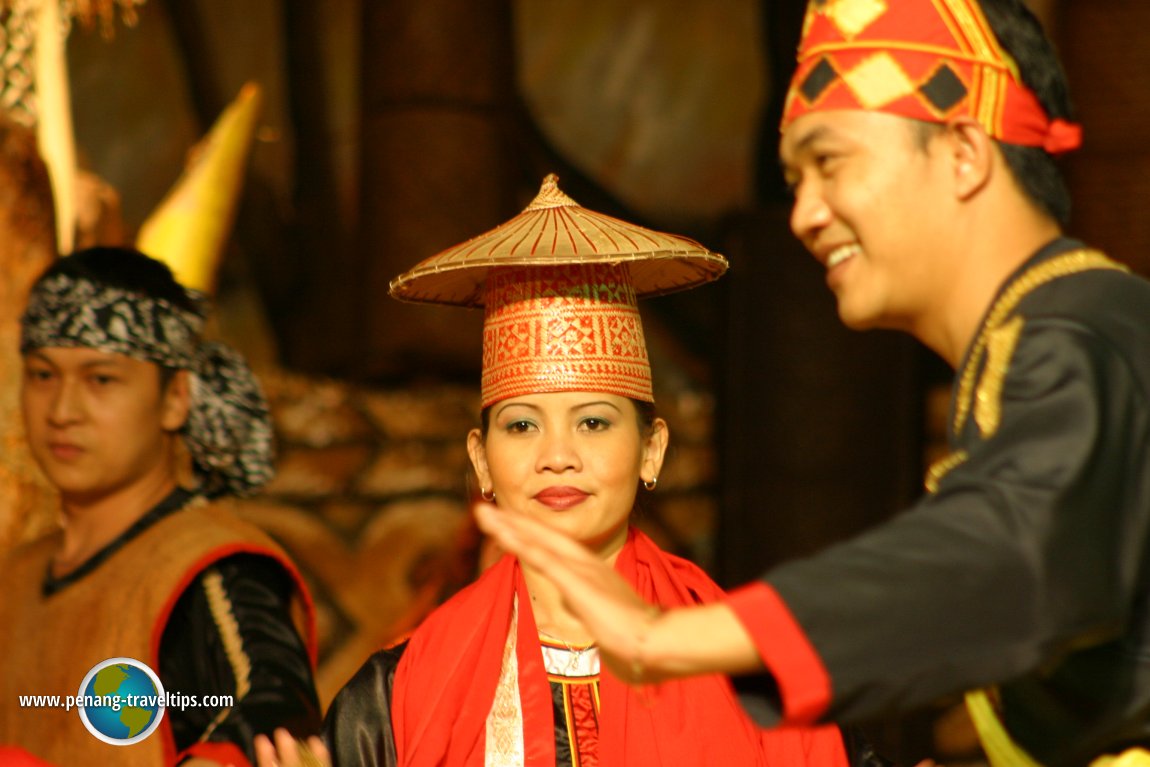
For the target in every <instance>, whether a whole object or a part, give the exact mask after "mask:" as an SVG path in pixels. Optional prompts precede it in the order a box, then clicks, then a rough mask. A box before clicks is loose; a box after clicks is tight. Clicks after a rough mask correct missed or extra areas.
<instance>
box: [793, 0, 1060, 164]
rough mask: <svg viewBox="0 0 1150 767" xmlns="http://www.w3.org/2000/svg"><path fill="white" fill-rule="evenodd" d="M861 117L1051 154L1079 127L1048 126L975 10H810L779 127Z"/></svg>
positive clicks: (900, 1)
mask: <svg viewBox="0 0 1150 767" xmlns="http://www.w3.org/2000/svg"><path fill="white" fill-rule="evenodd" d="M834 109H864V110H868V111H879V112H888V113H891V114H896V115H900V116H902V117H910V118H914V119H918V120H926V121H928V122H938V123H942V122H946V121H948V120H950V119H953V118H955V117H959V116H967V117H972V118H974V119H975V120H977V121H978V122H979V124H981V125H982V126H983V128H984V129H985V130H986V132H987V133H988V134H989V135H991V136H993V137H994V138H996V139H998V140H1000V141H1003V142H1006V143H1009V144H1019V145H1022V146H1034V147H1042V148H1043V149H1045V150H1046V151H1047V152H1050V153H1052V154H1057V153H1060V152H1066V151H1070V150H1072V149H1076V148H1077V147H1078V146H1080V145H1081V143H1082V128H1081V126H1079V125H1077V124H1074V123H1070V122H1067V121H1065V120H1062V119H1055V120H1051V119H1050V118H1049V117H1048V116H1047V114H1046V112H1045V110H1044V109H1043V108H1042V106H1041V104H1039V102H1038V98H1037V97H1036V96H1035V95H1034V93H1033V92H1032V91H1031V90H1030V89H1029V88H1027V87H1026V85H1025V84H1023V82H1022V80H1021V78H1020V77H1019V74H1018V67H1017V65H1016V64H1015V62H1014V60H1013V59H1012V58H1011V57H1010V55H1009V54H1008V53H1007V52H1006V51H1005V50H1004V49H1003V48H1002V46H1001V45H1000V44H999V43H998V40H997V39H996V38H995V36H994V33H993V31H992V30H991V28H990V26H989V24H988V23H987V21H986V18H985V16H984V15H983V13H982V10H981V8H980V7H979V5H978V1H977V0H811V1H810V3H809V4H808V6H807V13H806V18H805V19H804V22H803V35H802V41H801V42H800V44H799V53H798V67H797V69H796V70H795V74H794V76H793V77H792V79H791V85H790V89H789V90H788V92H787V101H786V105H785V107H784V111H783V121H782V127H783V128H786V126H787V125H789V124H790V123H791V122H792V121H793V120H795V119H796V118H798V117H801V116H802V115H804V114H806V113H808V112H818V111H829V110H834Z"/></svg>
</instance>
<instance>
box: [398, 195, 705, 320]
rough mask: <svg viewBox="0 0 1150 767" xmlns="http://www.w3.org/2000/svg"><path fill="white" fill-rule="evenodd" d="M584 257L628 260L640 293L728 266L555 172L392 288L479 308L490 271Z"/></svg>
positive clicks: (680, 284)
mask: <svg viewBox="0 0 1150 767" xmlns="http://www.w3.org/2000/svg"><path fill="white" fill-rule="evenodd" d="M579 263H583V264H622V263H626V264H627V265H628V267H629V272H630V278H631V282H632V284H633V285H634V287H635V291H636V293H637V294H638V295H640V296H652V295H660V294H662V293H672V292H674V291H677V290H683V289H685V288H689V287H693V286H695V285H700V284H702V283H704V282H709V281H711V280H713V279H715V278H717V277H719V276H720V275H721V274H723V272H725V271H726V270H727V260H726V259H725V258H723V256H721V255H719V254H718V253H712V252H711V251H710V250H708V249H707V248H705V247H704V246H702V245H700V244H699V243H697V242H695V241H694V240H692V239H689V238H687V237H680V236H679V235H674V234H666V233H663V232H657V231H655V230H653V229H647V228H645V227H642V226H637V225H636V224H631V223H628V222H626V221H622V220H620V219H617V218H613V217H611V216H607V215H604V214H602V213H596V212H595V211H593V210H588V209H587V208H584V207H583V206H581V205H580V204H579V203H577V202H575V201H574V200H573V199H571V198H570V197H568V196H567V195H566V194H564V193H563V192H562V191H561V190H560V189H559V177H558V176H556V175H555V174H554V173H551V174H548V175H547V177H546V178H544V179H543V184H542V186H541V188H540V190H539V194H538V195H536V197H535V199H534V200H532V201H531V203H530V204H529V205H528V206H527V207H526V208H524V209H523V212H522V213H520V214H519V215H517V216H515V217H514V218H512V219H510V220H509V221H507V222H505V223H503V224H501V225H499V226H497V227H495V228H494V229H492V230H491V231H489V232H485V233H484V234H481V235H478V236H477V237H473V238H471V239H470V240H468V241H466V242H464V243H462V244H460V245H456V246H454V247H452V248H448V249H447V250H445V251H443V252H441V253H438V254H436V255H434V256H432V257H431V258H429V259H427V260H425V261H423V262H421V263H419V264H417V265H416V266H415V267H414V268H413V269H411V270H410V271H408V272H405V273H404V274H401V275H400V276H398V277H396V278H395V279H394V280H392V282H391V290H390V292H391V295H392V296H394V297H395V298H398V299H401V300H404V301H419V302H426V303H439V304H457V305H461V306H482V305H483V302H484V290H483V286H484V282H485V280H486V278H487V272H488V270H489V269H492V268H495V267H504V266H519V267H532V266H558V265H562V264H579Z"/></svg>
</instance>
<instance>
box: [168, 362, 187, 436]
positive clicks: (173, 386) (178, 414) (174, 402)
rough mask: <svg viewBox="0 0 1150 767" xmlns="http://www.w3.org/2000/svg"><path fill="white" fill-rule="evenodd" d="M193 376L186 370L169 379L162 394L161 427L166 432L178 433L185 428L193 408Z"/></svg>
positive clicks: (178, 371) (179, 371)
mask: <svg viewBox="0 0 1150 767" xmlns="http://www.w3.org/2000/svg"><path fill="white" fill-rule="evenodd" d="M190 376H191V374H190V373H189V372H188V371H186V370H177V371H176V372H175V373H173V374H172V377H171V378H169V379H168V382H167V385H166V386H165V387H164V390H163V392H161V397H162V398H163V400H162V402H161V408H162V410H161V413H160V425H161V426H162V427H163V428H164V430H165V431H170V432H177V431H179V430H180V429H182V428H183V427H184V424H185V423H186V422H187V420H188V413H189V411H190V410H191V408H192V382H191V377H190Z"/></svg>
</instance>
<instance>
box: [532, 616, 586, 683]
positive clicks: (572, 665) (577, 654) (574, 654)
mask: <svg viewBox="0 0 1150 767" xmlns="http://www.w3.org/2000/svg"><path fill="white" fill-rule="evenodd" d="M535 630H536V631H538V632H539V635H540V636H543V637H546V638H548V639H552V640H554V641H556V642H558V643H560V644H561V645H563V646H564V647H566V648H567V652H568V653H570V654H571V657H570V659H568V661H567V671H568V672H569V673H567V674H565V676H574V672H576V671H578V670H579V659H580V658H582V657H583V653H585V652H587V651H588V650H590V649H592V648H594V647H595V644H594V643H591V644H589V645H584V646H583V647H579V648H576V647H575V645H573V644H571V643H570V642H568V641H567V640H566V639H564V638H563V637H560V636H555V635H554V634H551V633H549V632H546V631H544V630H543V629H541V628H539V627H538V626H536V627H535Z"/></svg>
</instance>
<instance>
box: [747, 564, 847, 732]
mask: <svg viewBox="0 0 1150 767" xmlns="http://www.w3.org/2000/svg"><path fill="white" fill-rule="evenodd" d="M726 601H727V607H730V608H731V609H732V610H734V611H735V616H736V617H738V619H739V621H740V622H742V624H743V627H744V628H746V629H747V632H748V633H750V635H751V639H752V641H754V643H755V647H756V648H757V649H758V651H759V657H760V658H762V659H763V665H765V666H766V667H767V670H768V671H770V672H771V675H772V676H774V678H775V682H777V683H778V685H779V696H780V697H781V698H782V703H783V721H784V722H785V723H787V724H789V725H793V724H809V723H811V722H813V721H815V720H817V719H818V718H819V717H821V716H822V715H823V714H824V713H826V710H827V707H828V706H830V704H831V677H830V673H829V672H828V671H827V669H826V666H824V665H823V661H822V659H821V658H820V657H819V654H818V652H817V651H816V650H815V648H814V646H813V645H812V644H811V640H809V639H808V638H807V635H806V634H805V633H803V627H802V626H800V625H799V623H798V621H797V620H795V616H794V615H793V614H791V611H790V608H788V607H787V604H786V602H784V601H783V598H782V597H780V596H779V594H778V592H776V591H775V590H774V589H773V588H771V587H770V586H768V585H767V584H766V583H763V582H761V581H760V582H756V583H751V584H748V585H746V586H742V587H740V588H737V589H735V590H734V591H732V592H731V594H730V596H728V597H727V600H726Z"/></svg>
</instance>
